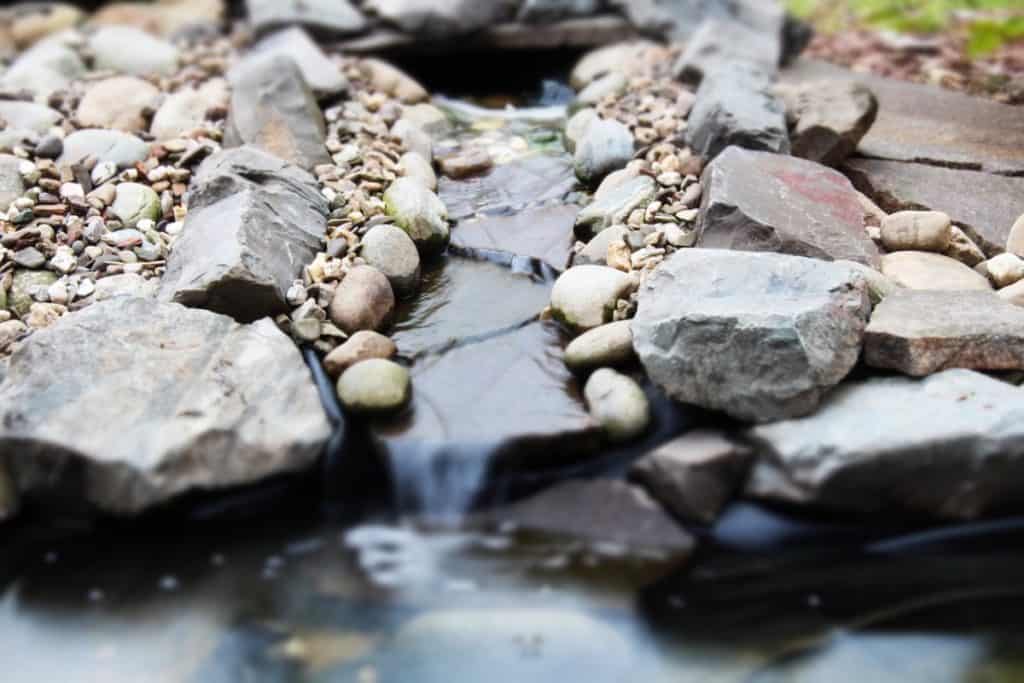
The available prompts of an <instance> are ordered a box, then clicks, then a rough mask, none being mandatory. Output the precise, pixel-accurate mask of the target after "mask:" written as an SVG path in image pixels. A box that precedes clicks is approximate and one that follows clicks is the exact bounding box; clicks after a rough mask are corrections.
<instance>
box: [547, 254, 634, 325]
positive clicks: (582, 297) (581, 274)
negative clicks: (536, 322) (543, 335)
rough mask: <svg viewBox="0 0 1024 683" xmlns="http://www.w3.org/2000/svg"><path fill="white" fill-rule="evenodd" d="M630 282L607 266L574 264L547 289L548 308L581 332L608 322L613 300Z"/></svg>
mask: <svg viewBox="0 0 1024 683" xmlns="http://www.w3.org/2000/svg"><path fill="white" fill-rule="evenodd" d="M632 287H633V283H632V281H631V280H630V278H629V276H628V275H626V274H625V273H623V272H621V271H618V270H615V269H614V268H608V267H607V266H575V267H573V268H570V269H569V270H567V271H565V272H564V273H562V274H561V275H560V276H559V277H558V280H556V281H555V286H554V287H553V288H552V290H551V312H552V315H553V316H554V317H555V319H556V320H558V321H560V322H562V323H564V324H565V325H567V326H568V327H569V328H570V329H572V330H576V331H580V332H585V331H587V330H590V329H593V328H595V327H600V326H601V325H604V324H605V323H608V322H611V320H612V315H613V314H614V313H615V304H616V302H617V301H618V300H619V299H621V298H624V297H626V296H628V294H629V292H630V289H632Z"/></svg>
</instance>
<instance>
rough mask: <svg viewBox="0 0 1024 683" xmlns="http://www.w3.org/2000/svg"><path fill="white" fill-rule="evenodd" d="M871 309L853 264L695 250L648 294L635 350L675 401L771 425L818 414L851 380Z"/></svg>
mask: <svg viewBox="0 0 1024 683" xmlns="http://www.w3.org/2000/svg"><path fill="white" fill-rule="evenodd" d="M870 310H871V304H870V301H869V300H868V293H867V284H866V282H865V281H864V280H863V279H862V278H861V276H860V275H859V274H856V272H855V271H854V270H853V269H852V268H851V267H849V266H844V265H841V264H837V263H828V262H825V261H819V260H817V259H809V258H800V257H797V256H786V255H782V254H763V253H761V254H759V253H750V252H739V251H724V250H717V249H686V250H682V251H678V252H676V253H675V254H673V255H672V256H670V257H669V258H668V259H666V260H665V261H663V262H662V263H661V265H660V266H659V267H658V268H657V269H656V270H655V271H654V272H653V274H652V275H651V276H650V277H649V278H648V279H647V281H646V283H645V284H644V285H643V287H642V288H641V289H640V297H639V306H638V309H637V314H636V317H635V318H634V319H633V347H634V349H635V350H636V353H637V356H639V358H640V362H641V363H642V364H643V366H644V368H645V369H646V370H647V374H648V376H649V377H650V378H651V380H652V381H654V382H655V383H656V384H658V385H659V386H661V387H662V388H663V389H664V390H665V392H666V393H667V394H668V395H669V396H670V397H671V398H673V399H675V400H677V401H681V402H684V403H691V404H694V405H697V406H701V407H704V408H710V409H713V410H720V411H723V412H725V413H727V414H729V415H731V416H733V417H735V418H738V419H741V420H749V421H755V422H768V421H771V420H778V419H784V418H786V417H793V416H797V415H806V414H808V413H810V412H812V411H814V409H815V408H816V407H817V405H818V404H819V403H820V402H821V400H822V397H823V396H824V395H825V394H826V392H828V391H829V390H830V389H831V388H832V387H833V386H835V385H836V384H838V383H839V381H840V380H842V379H843V378H844V377H845V376H846V375H847V373H849V371H850V370H851V369H852V368H853V366H854V365H855V364H856V362H857V358H858V356H859V355H860V347H861V338H862V337H863V334H864V327H865V325H866V324H867V318H868V314H869V312H870Z"/></svg>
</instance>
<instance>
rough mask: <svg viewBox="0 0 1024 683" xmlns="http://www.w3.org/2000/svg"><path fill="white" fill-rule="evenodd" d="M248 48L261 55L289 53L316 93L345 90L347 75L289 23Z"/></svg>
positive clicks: (323, 93)
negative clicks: (289, 25) (288, 26)
mask: <svg viewBox="0 0 1024 683" xmlns="http://www.w3.org/2000/svg"><path fill="white" fill-rule="evenodd" d="M252 52H253V53H255V54H258V55H262V56H264V57H285V58H289V57H290V58H291V59H293V60H294V61H295V64H296V65H297V66H298V67H299V71H301V72H302V77H303V78H304V79H306V83H307V84H308V85H309V87H310V88H312V89H313V91H314V92H316V93H319V94H322V95H337V94H339V93H342V92H345V91H346V90H348V79H347V78H345V75H344V74H343V73H342V72H341V68H340V67H339V66H337V65H336V64H335V63H334V62H332V61H331V60H330V59H329V58H328V57H327V55H325V54H324V52H323V50H321V49H320V48H319V46H317V44H316V43H314V42H313V41H312V40H311V39H310V37H309V35H308V34H307V33H306V32H305V31H303V30H302V29H301V28H298V27H295V26H293V27H292V28H287V29H283V30H280V31H277V32H276V33H273V34H271V35H268V36H266V37H265V38H263V39H262V40H260V41H259V42H258V43H256V44H255V45H254V46H253V47H252Z"/></svg>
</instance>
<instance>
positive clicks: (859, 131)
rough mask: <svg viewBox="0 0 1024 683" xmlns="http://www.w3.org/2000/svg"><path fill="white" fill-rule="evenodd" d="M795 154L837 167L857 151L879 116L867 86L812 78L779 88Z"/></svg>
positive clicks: (876, 102) (876, 103) (875, 100)
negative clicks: (807, 81)
mask: <svg viewBox="0 0 1024 683" xmlns="http://www.w3.org/2000/svg"><path fill="white" fill-rule="evenodd" d="M780 94H781V97H782V101H783V103H784V105H785V107H786V119H787V121H788V124H789V139H790V144H791V147H792V153H793V155H794V156H798V157H801V158H803V159H810V160H811V161H816V162H818V163H819V164H825V165H826V166H839V165H840V164H842V163H843V162H844V161H845V160H846V159H847V157H849V156H850V155H852V154H853V153H854V152H855V151H856V150H857V145H858V144H859V143H860V141H861V140H862V139H863V138H864V136H865V135H866V134H867V132H868V131H869V130H870V129H871V124H873V123H874V122H875V117H876V116H877V115H878V100H877V99H876V98H875V96H874V94H873V93H872V92H871V90H869V89H868V88H867V86H865V85H862V84H860V83H855V82H851V81H830V80H823V81H813V82H809V83H801V84H800V85H797V86H790V87H783V88H780Z"/></svg>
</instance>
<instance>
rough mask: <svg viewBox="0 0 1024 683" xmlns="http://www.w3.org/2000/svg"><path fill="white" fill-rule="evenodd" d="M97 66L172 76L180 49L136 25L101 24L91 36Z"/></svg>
mask: <svg viewBox="0 0 1024 683" xmlns="http://www.w3.org/2000/svg"><path fill="white" fill-rule="evenodd" d="M89 49H90V50H91V51H92V53H93V55H95V66H96V68H97V69H110V70H112V71H117V72H118V73H123V74H130V75H133V76H148V75H153V74H159V75H161V76H169V75H171V74H173V73H174V72H175V71H176V70H177V68H178V48H176V47H174V45H173V44H171V43H169V42H168V41H166V40H163V39H161V38H157V37H156V36H154V35H152V34H150V33H147V32H145V31H143V30H141V29H138V28H135V27H133V26H102V27H100V28H99V29H98V30H97V31H96V32H95V33H94V34H92V36H90V37H89Z"/></svg>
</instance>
